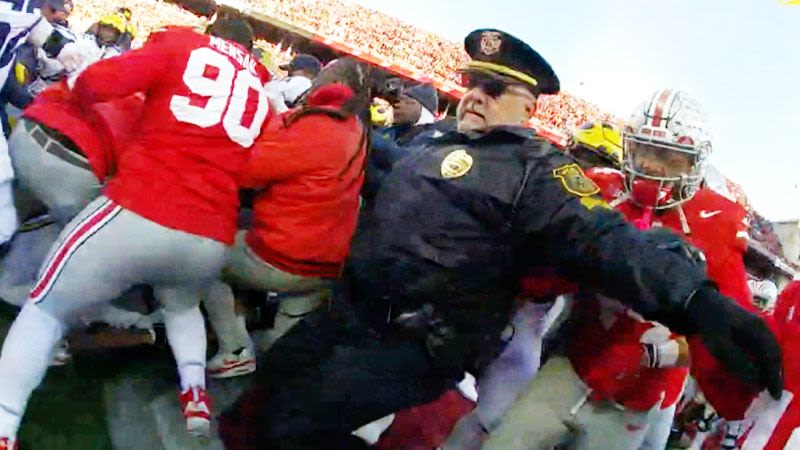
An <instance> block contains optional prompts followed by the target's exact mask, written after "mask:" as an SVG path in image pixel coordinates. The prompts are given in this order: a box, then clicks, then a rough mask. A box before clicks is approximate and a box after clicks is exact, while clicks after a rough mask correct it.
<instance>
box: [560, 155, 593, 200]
mask: <svg viewBox="0 0 800 450" xmlns="http://www.w3.org/2000/svg"><path fill="white" fill-rule="evenodd" d="M553 177H554V178H557V179H558V180H559V181H561V185H562V186H563V187H564V190H566V191H567V192H569V193H570V194H573V195H577V196H578V197H588V196H590V195H595V194H597V193H599V192H600V188H599V187H598V186H597V185H596V184H595V182H594V181H592V180H591V179H589V177H587V176H586V174H584V173H583V169H581V167H580V166H579V165H577V164H575V163H572V164H567V165H564V166H561V167H557V168H555V169H553Z"/></svg>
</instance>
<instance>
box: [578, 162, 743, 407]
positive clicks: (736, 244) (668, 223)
mask: <svg viewBox="0 0 800 450" xmlns="http://www.w3.org/2000/svg"><path fill="white" fill-rule="evenodd" d="M587 175H588V176H589V177H590V178H592V179H593V180H594V181H595V183H597V184H598V186H600V189H601V193H602V195H603V197H604V199H605V200H606V201H608V202H610V203H613V204H615V205H616V206H615V209H616V210H617V211H620V212H621V213H622V214H624V215H625V217H626V218H627V219H628V220H629V221H636V220H639V219H641V218H642V217H643V215H644V212H645V211H644V210H643V209H642V208H641V207H639V206H638V205H636V204H635V203H633V202H631V201H629V200H627V198H626V195H627V194H626V193H625V189H624V184H623V183H624V176H623V174H622V173H621V172H619V171H616V170H610V169H594V170H590V171H588V172H587ZM681 211H682V212H683V214H684V216H685V219H686V220H685V225H686V226H687V227H688V229H687V230H684V222H683V221H682V220H681ZM650 226H651V227H665V228H669V229H671V230H673V231H675V232H677V233H678V234H680V235H683V236H684V237H685V238H686V239H687V240H688V241H689V242H690V243H691V244H692V245H693V246H695V247H697V248H698V249H700V250H701V251H702V252H703V253H704V254H705V256H706V259H707V265H708V275H709V278H711V279H712V280H713V281H715V282H716V283H717V284H718V285H719V287H720V291H721V292H722V293H723V294H724V295H727V296H730V297H732V298H734V299H736V300H737V301H738V302H740V303H742V304H743V305H749V304H750V291H749V289H748V286H747V275H746V273H745V268H744V261H743V254H744V252H745V250H746V248H747V233H746V223H745V211H744V209H743V208H742V207H741V206H739V205H738V204H736V203H734V202H731V201H730V200H728V199H726V198H724V197H722V196H721V195H719V194H717V193H715V192H713V191H711V190H710V189H700V191H698V192H697V194H696V195H695V196H694V197H693V198H692V199H691V200H689V201H688V202H686V203H684V204H682V205H681V206H680V209H679V208H677V207H675V208H670V209H667V210H665V211H663V212H662V213H660V214H654V215H653V217H652V223H651V224H650ZM685 231H688V234H687V233H685ZM613 303H614V304H616V306H617V308H613V307H609V303H607V302H603V304H600V300H589V303H588V304H583V302H579V304H578V305H577V308H578V310H577V311H576V312H575V314H576V318H577V319H578V320H579V324H577V325H576V327H575V329H576V333H577V335H576V336H575V338H574V339H571V341H570V343H569V345H568V356H569V357H570V360H571V362H572V364H573V366H574V367H575V370H576V372H577V373H578V374H579V375H580V376H581V378H582V379H583V380H584V381H585V382H587V384H588V385H589V387H591V388H593V389H594V390H595V391H596V392H597V394H599V396H600V397H605V398H610V399H612V400H614V401H617V402H619V403H620V404H623V405H625V406H627V407H630V408H633V409H639V410H642V409H649V408H651V407H652V406H654V405H655V404H657V403H658V402H659V401H661V405H662V407H664V408H666V407H668V406H672V405H674V404H675V403H676V402H677V401H678V399H679V397H680V394H681V391H682V389H683V384H684V382H685V379H686V375H687V374H688V370H687V369H682V368H669V369H663V368H659V369H648V368H639V367H638V362H639V360H640V358H641V345H640V344H641V343H645V342H646V343H654V344H657V343H658V341H652V340H653V339H655V338H659V339H663V340H664V341H665V340H667V339H669V338H670V337H671V336H670V335H669V334H664V333H659V332H658V330H656V329H654V327H656V326H657V325H656V324H654V323H652V322H646V321H644V320H643V319H642V318H641V317H639V316H638V315H636V314H633V313H632V312H631V311H629V310H627V309H626V308H624V307H622V306H621V305H620V304H617V303H616V302H613ZM672 337H674V336H672ZM700 347H701V346H700ZM696 350H697V353H698V354H697V355H695V351H696ZM704 351H705V349H704V348H698V346H696V345H693V346H692V356H693V358H692V367H693V372H694V371H695V370H694V369H698V372H699V373H698V374H696V376H697V377H698V382H700V384H701V386H702V387H703V388H704V393H706V394H707V395H708V394H709V393H710V395H711V397H716V396H717V394H718V393H720V392H719V390H718V391H717V392H706V391H707V389H705V388H706V386H708V385H709V383H713V380H711V379H709V377H710V376H709V375H707V374H705V373H703V371H702V368H704V367H707V366H708V364H712V365H714V364H716V361H714V360H713V358H711V357H710V355H707V353H706V354H703V352H704ZM695 356H696V357H695ZM712 390H713V389H712ZM729 394H730V392H728V393H727V394H725V395H729ZM662 396H663V397H662ZM662 398H663V400H662ZM709 400H711V399H709ZM712 404H713V402H712Z"/></svg>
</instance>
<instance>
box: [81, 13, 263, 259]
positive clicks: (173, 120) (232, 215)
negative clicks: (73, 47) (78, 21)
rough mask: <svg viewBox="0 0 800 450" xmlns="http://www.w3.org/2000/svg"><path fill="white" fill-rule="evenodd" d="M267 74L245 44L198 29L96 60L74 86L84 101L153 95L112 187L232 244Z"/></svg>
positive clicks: (128, 202)
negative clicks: (239, 179)
mask: <svg viewBox="0 0 800 450" xmlns="http://www.w3.org/2000/svg"><path fill="white" fill-rule="evenodd" d="M264 81H266V77H265V72H264V70H263V68H261V66H260V64H258V62H257V61H256V59H255V58H254V57H253V56H252V55H251V54H250V53H249V52H248V51H247V50H246V49H244V48H243V47H241V46H240V45H238V44H235V43H232V42H229V41H226V40H224V39H220V38H217V37H213V36H208V35H203V34H199V33H198V32H196V31H194V30H192V29H189V28H171V29H168V30H166V31H163V32H160V33H157V34H155V35H153V36H151V37H150V39H149V40H148V41H147V43H146V44H145V45H144V46H143V47H142V48H140V49H138V50H133V51H130V52H128V53H125V54H123V55H122V56H119V57H115V58H109V59H106V60H102V61H99V62H97V63H95V64H93V65H92V66H90V67H89V68H87V69H86V71H85V72H84V73H83V74H81V75H80V76H79V77H78V79H77V80H76V82H75V86H74V87H73V93H74V94H75V99H76V101H77V102H78V103H79V105H81V106H82V107H83V108H84V109H86V107H87V106H89V105H93V104H96V103H101V102H107V101H109V100H111V99H114V98H123V97H127V96H130V95H132V94H135V93H142V94H144V96H145V100H144V107H143V110H142V114H141V118H140V121H139V124H138V128H137V130H136V134H135V136H134V137H133V139H132V140H131V141H130V142H128V143H127V144H126V146H125V148H124V150H123V152H122V155H121V156H120V158H119V161H118V164H117V166H118V167H117V172H116V174H115V176H114V177H113V178H112V179H111V181H110V182H109V183H108V185H107V187H106V189H105V191H104V192H105V195H107V196H108V197H109V198H111V199H112V200H114V201H115V202H117V203H118V204H119V205H121V206H122V207H124V208H126V209H129V210H131V211H133V212H135V213H137V214H139V215H141V216H143V217H145V218H148V219H150V220H152V221H154V222H156V223H158V224H160V225H163V226H166V227H169V228H173V229H176V230H181V231H185V232H187V233H191V234H195V235H199V236H205V237H208V238H212V239H215V240H218V241H220V242H224V243H226V244H232V243H233V237H234V234H235V233H236V212H237V208H238V205H239V200H238V187H237V184H236V178H235V175H236V174H237V173H238V172H239V171H240V170H241V168H242V166H243V165H244V163H245V162H246V160H247V157H248V155H249V153H248V152H249V150H248V148H249V147H250V146H251V145H252V144H253V141H254V140H255V138H256V136H257V135H258V134H259V132H260V131H261V126H262V124H263V123H264V120H265V119H266V118H267V115H268V113H269V105H268V101H267V97H266V94H265V93H264V91H263V89H262V86H263V84H264Z"/></svg>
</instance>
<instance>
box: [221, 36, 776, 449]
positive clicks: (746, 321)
mask: <svg viewBox="0 0 800 450" xmlns="http://www.w3.org/2000/svg"><path fill="white" fill-rule="evenodd" d="M465 45H466V50H467V52H468V53H469V55H470V56H471V57H472V62H471V63H469V65H468V66H467V68H466V69H465V70H464V71H463V75H464V77H463V79H464V82H465V86H466V88H467V92H466V94H465V95H464V97H463V98H462V100H461V102H460V104H459V107H458V111H457V120H458V131H457V132H451V133H447V134H445V135H444V136H441V137H439V138H435V139H431V140H429V141H427V143H426V144H425V145H424V146H423V147H424V148H419V149H416V150H415V151H414V155H413V156H411V157H408V158H405V159H403V160H402V161H400V162H399V163H398V164H397V166H395V168H394V169H393V170H392V172H391V173H390V174H389V176H388V177H387V178H386V180H385V181H384V183H382V185H381V187H380V188H379V191H378V193H377V196H376V198H375V201H374V204H373V206H372V207H371V208H369V209H367V210H366V211H365V212H364V213H363V215H362V217H361V218H360V223H359V230H358V232H357V234H356V236H355V238H354V241H353V245H352V248H351V252H350V257H349V261H348V264H347V267H346V269H345V273H344V282H343V287H342V291H341V292H339V293H338V294H337V295H336V296H335V297H334V299H333V301H332V302H331V304H330V305H328V306H327V307H326V308H322V309H321V310H319V311H317V312H316V314H314V315H312V316H310V317H308V318H307V320H306V321H305V322H303V323H301V324H300V325H299V326H297V327H296V328H295V329H294V330H293V331H292V332H290V333H289V334H288V335H286V336H285V338H284V339H282V340H280V341H278V342H277V343H276V344H275V345H274V346H273V347H272V348H271V350H270V351H268V352H267V353H266V355H265V362H264V364H263V365H261V367H262V368H263V370H262V371H261V373H260V374H259V376H258V377H257V382H256V383H257V386H258V389H260V392H259V395H258V396H249V395H248V398H260V399H262V400H264V405H263V407H262V408H261V411H260V413H259V414H258V419H257V421H256V422H258V423H257V428H258V430H257V431H255V432H254V434H253V435H250V436H254V440H256V441H257V442H256V443H257V444H258V446H259V447H258V448H270V449H293V450H299V449H306V448H308V449H318V448H336V449H339V448H347V449H352V448H366V447H364V446H363V444H361V443H359V442H358V441H357V438H354V437H353V436H351V434H350V433H351V431H352V430H354V429H356V428H358V427H359V426H361V425H364V424H366V423H368V422H370V421H372V420H375V419H377V418H380V417H382V416H384V415H387V414H389V413H392V412H394V411H398V410H400V409H403V408H406V407H408V406H411V405H414V404H419V403H424V402H428V401H431V400H433V399H435V398H436V397H437V396H438V395H440V394H441V392H442V390H443V389H445V388H447V387H449V386H451V385H452V384H451V383H453V381H455V380H458V379H460V378H461V377H462V376H463V373H464V371H465V370H466V371H470V372H472V373H475V374H478V373H480V370H481V368H482V367H483V366H484V365H485V364H486V362H488V361H489V360H491V359H492V358H493V357H495V356H496V354H497V352H498V350H499V348H498V347H499V342H500V340H499V337H500V334H501V330H502V329H503V328H504V327H505V325H506V324H507V323H508V319H509V310H510V303H511V302H510V299H511V298H512V294H513V293H514V291H515V290H516V282H517V281H518V280H519V277H520V276H521V275H522V274H523V273H525V272H526V271H527V270H529V269H530V268H532V267H544V268H555V269H557V271H558V272H559V273H560V274H561V275H564V276H566V277H568V278H571V279H573V280H575V281H577V282H579V283H580V284H581V285H582V286H589V287H590V288H593V289H596V290H598V291H599V292H602V293H604V294H606V295H608V296H610V297H613V298H619V299H622V301H624V302H627V303H628V304H629V305H630V306H631V307H632V308H633V309H635V310H636V311H638V312H639V313H641V314H642V315H643V316H645V317H647V318H649V319H652V320H658V321H660V322H661V323H664V324H665V325H667V326H669V327H670V328H672V329H673V330H674V331H676V332H679V333H682V334H699V335H700V336H701V337H702V338H703V340H704V342H705V344H706V345H707V346H708V348H709V349H710V350H711V351H712V352H713V353H714V354H715V355H716V356H717V357H719V358H720V359H721V360H723V361H725V363H726V364H727V365H728V366H729V367H730V368H731V369H733V370H735V371H736V372H737V373H738V374H740V375H741V376H742V377H743V378H744V379H746V380H749V381H750V382H752V383H753V384H758V385H761V386H764V387H766V388H768V389H769V391H770V392H771V393H773V395H780V394H779V393H780V392H781V388H782V381H781V375H780V369H779V367H780V351H779V349H778V347H777V344H776V342H775V339H774V337H773V336H772V334H770V332H769V331H768V329H767V328H766V326H765V325H764V323H763V322H762V321H761V319H759V318H757V317H756V316H754V315H752V314H750V313H748V312H745V311H744V310H743V309H741V308H739V307H738V306H737V305H736V304H735V303H734V302H733V301H731V300H729V299H727V298H725V297H723V296H722V295H721V294H719V293H718V292H717V290H716V289H715V288H714V287H713V285H712V284H711V283H709V282H708V281H707V279H706V277H705V273H704V270H703V268H702V265H701V264H698V263H697V262H696V260H694V259H692V258H690V257H689V256H687V254H689V253H691V252H688V251H687V249H686V248H685V247H683V246H682V245H681V244H680V241H678V240H677V238H675V239H674V241H673V240H671V238H669V236H667V237H666V238H665V236H664V235H663V234H660V235H651V234H648V233H642V232H639V231H637V230H635V229H634V228H633V227H632V226H630V225H628V224H627V223H625V221H624V219H623V218H622V216H620V215H619V214H617V213H615V212H613V211H610V210H609V209H607V208H606V207H605V204H604V203H602V201H600V200H599V199H598V198H596V197H595V194H596V193H597V192H598V190H599V189H598V188H597V186H596V185H595V184H594V183H593V182H591V181H590V180H589V179H587V178H586V177H585V176H584V175H583V172H582V171H581V170H580V167H579V166H578V165H577V164H575V162H574V160H572V159H570V158H569V157H567V156H564V155H563V154H561V153H559V152H557V151H556V150H555V149H553V148H551V147H550V146H549V145H548V144H546V143H545V142H544V141H543V140H541V139H538V138H536V137H535V136H534V135H533V134H532V133H531V131H530V130H528V129H527V128H524V127H523V125H524V124H525V123H526V122H527V120H528V119H529V118H530V116H531V114H533V113H534V111H535V108H536V97H537V96H538V95H540V94H555V93H557V92H558V90H559V81H558V78H557V77H556V75H555V73H554V72H553V70H552V69H551V67H550V65H549V64H548V63H547V62H546V61H545V60H544V59H543V58H542V57H541V56H540V55H539V54H538V53H537V52H535V51H534V50H533V49H531V48H530V47H529V46H528V45H527V44H525V43H523V42H522V41H520V40H518V39H517V38H515V37H513V36H511V35H509V34H507V33H504V32H502V31H498V30H491V29H487V30H477V31H475V32H473V33H471V34H470V35H469V36H467V38H466V40H465ZM246 402H247V401H246V400H243V401H240V404H239V405H237V406H238V407H237V406H235V407H234V409H233V410H231V411H229V412H228V413H226V415H225V417H224V418H223V436H224V437H225V438H226V439H228V437H226V436H225V435H226V434H228V435H230V433H225V430H226V429H229V430H230V429H232V428H233V427H231V425H232V424H236V423H237V422H241V421H244V420H246V417H243V416H244V415H245V414H246V411H252V409H250V408H247V407H243V406H244V405H243V404H244V403H246ZM239 431H240V432H241V430H239ZM231 448H233V447H231Z"/></svg>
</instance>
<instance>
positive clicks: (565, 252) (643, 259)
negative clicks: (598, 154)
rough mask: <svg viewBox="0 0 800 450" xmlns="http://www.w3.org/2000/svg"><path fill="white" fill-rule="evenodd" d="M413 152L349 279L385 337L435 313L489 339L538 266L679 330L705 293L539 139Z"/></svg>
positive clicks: (507, 134)
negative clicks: (417, 316)
mask: <svg viewBox="0 0 800 450" xmlns="http://www.w3.org/2000/svg"><path fill="white" fill-rule="evenodd" d="M411 153H412V154H411V155H410V156H408V157H406V158H404V159H402V160H401V161H400V162H398V163H397V164H396V165H395V167H394V168H393V170H392V171H391V172H390V173H389V174H388V175H387V177H386V179H385V180H383V182H382V183H381V186H380V188H379V190H378V193H377V195H376V198H375V200H374V202H372V204H371V205H369V206H368V207H367V208H366V209H365V210H364V211H363V212H362V216H361V217H360V219H359V228H358V230H357V232H356V235H355V237H354V240H353V244H352V247H351V252H350V257H349V260H348V262H347V267H346V270H345V282H346V285H347V286H348V288H349V289H350V290H351V297H352V298H353V299H354V301H356V302H357V303H360V304H361V305H362V306H363V307H364V308H366V310H367V311H368V312H369V317H370V321H371V323H372V325H373V326H375V327H380V326H381V325H382V324H386V325H389V324H391V323H393V322H395V321H396V320H397V319H398V318H402V315H403V314H404V313H408V312H409V311H415V310H419V309H420V308H421V307H422V306H423V305H427V306H432V307H433V310H434V311H435V315H436V317H437V320H440V321H441V322H442V323H444V324H447V325H448V326H452V327H454V328H455V329H456V330H458V331H459V332H461V333H467V334H473V335H476V336H482V339H490V338H489V337H488V336H489V335H492V334H493V333H496V332H499V330H500V329H502V327H503V326H504V325H505V324H506V323H507V321H508V313H509V310H510V304H511V298H512V297H513V295H514V294H515V292H516V291H517V287H518V281H519V279H520V278H521V277H522V276H523V275H524V274H525V273H526V272H527V271H529V270H530V269H531V268H533V267H546V268H554V269H556V271H557V272H558V273H559V274H561V275H563V276H566V277H567V278H570V279H572V280H574V281H577V282H579V283H580V284H581V286H582V287H585V288H587V289H593V290H596V291H598V292H600V293H603V294H605V295H608V296H610V297H612V298H616V299H619V300H621V301H623V302H626V303H627V304H628V305H630V306H631V307H632V308H633V309H634V310H636V311H637V312H639V313H640V314H642V315H643V316H644V317H647V318H650V319H653V320H662V321H663V322H664V323H665V325H667V326H669V323H668V322H669V321H671V320H681V319H680V318H681V317H682V314H680V310H681V309H682V308H683V305H684V304H685V302H686V301H687V299H688V298H689V297H690V296H691V295H692V294H693V292H694V291H695V290H697V289H698V288H699V287H700V286H701V285H702V284H703V283H704V282H706V281H705V280H706V277H705V273H704V271H703V269H702V267H700V266H697V265H696V264H695V263H694V262H693V261H692V260H691V259H690V258H688V257H686V256H685V254H683V253H681V252H676V251H673V250H671V249H670V246H664V245H661V244H662V243H661V242H658V241H657V242H654V240H653V239H652V238H651V235H650V234H648V233H642V232H640V231H638V230H636V229H635V228H634V227H632V226H631V225H630V224H628V223H627V222H626V221H625V220H624V218H623V217H622V216H621V215H620V214H619V213H617V212H615V211H613V210H610V209H608V207H607V206H606V205H605V203H603V202H602V200H600V199H599V198H598V197H596V194H597V193H598V192H599V189H598V188H597V186H596V185H595V184H594V183H593V182H592V181H591V180H589V179H588V178H586V177H585V176H584V175H583V172H582V171H581V170H580V168H579V166H578V165H577V164H576V163H575V161H574V160H573V159H571V158H570V157H568V156H566V155H564V154H562V153H560V152H558V151H557V150H556V149H554V148H553V147H551V146H550V145H549V144H548V143H547V142H545V141H543V140H541V139H539V138H536V137H534V136H533V134H532V132H531V131H530V130H527V129H524V128H517V127H501V128H496V129H493V130H491V131H489V132H487V133H485V134H462V133H457V132H451V133H446V134H444V135H443V136H440V137H438V138H434V139H430V140H428V141H427V142H426V143H424V144H423V145H421V146H420V148H417V149H414V150H412V151H411ZM658 239H659V240H660V239H663V236H662V237H659V238H658ZM676 239H678V238H676ZM495 336H496V335H495Z"/></svg>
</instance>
